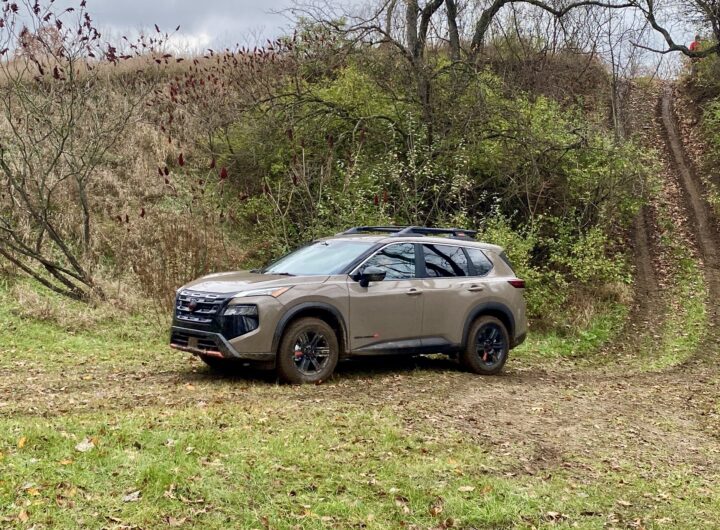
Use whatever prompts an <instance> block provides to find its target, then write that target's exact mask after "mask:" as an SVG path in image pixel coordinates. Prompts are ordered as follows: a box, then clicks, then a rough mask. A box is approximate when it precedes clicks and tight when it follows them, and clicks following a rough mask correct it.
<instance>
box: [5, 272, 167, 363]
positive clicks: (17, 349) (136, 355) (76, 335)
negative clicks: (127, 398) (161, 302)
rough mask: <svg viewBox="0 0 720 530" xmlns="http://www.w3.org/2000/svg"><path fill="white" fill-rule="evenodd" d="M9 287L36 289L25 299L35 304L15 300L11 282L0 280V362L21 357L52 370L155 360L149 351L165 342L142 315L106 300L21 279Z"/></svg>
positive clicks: (157, 327)
mask: <svg viewBox="0 0 720 530" xmlns="http://www.w3.org/2000/svg"><path fill="white" fill-rule="evenodd" d="M12 288H15V289H21V290H23V291H24V292H28V293H32V294H34V295H36V296H31V297H29V299H30V301H31V302H34V303H35V305H36V306H37V307H33V304H32V303H31V304H27V303H26V304H24V305H23V304H20V303H19V302H18V300H17V299H16V297H15V296H14V295H13V291H12V289H11V286H10V285H8V284H7V283H5V284H3V285H0V368H3V367H6V366H16V365H18V364H22V363H27V364H29V365H36V364H40V365H41V366H42V368H43V370H56V371H57V370H63V369H65V368H67V366H68V365H73V364H78V365H80V364H89V365H108V366H114V367H117V368H120V367H128V366H131V365H139V364H145V363H148V362H157V361H158V360H159V359H157V357H156V355H153V352H155V353H156V352H157V351H158V350H163V349H165V347H166V340H167V337H166V333H164V330H163V329H162V327H161V326H160V325H158V324H157V323H156V322H154V321H153V320H152V319H149V318H148V316H147V315H143V314H137V313H133V312H132V311H123V310H122V308H117V307H112V306H110V305H108V304H106V305H105V306H103V307H101V308H92V307H89V306H88V305H87V304H84V303H81V302H75V301H71V300H66V299H64V298H62V297H60V296H58V295H56V294H55V293H53V292H51V291H49V290H47V289H45V288H43V287H41V286H39V285H37V284H34V283H30V282H26V281H20V282H18V283H15V284H14V285H13V286H12ZM36 298H37V300H36ZM35 315H36V316H35Z"/></svg>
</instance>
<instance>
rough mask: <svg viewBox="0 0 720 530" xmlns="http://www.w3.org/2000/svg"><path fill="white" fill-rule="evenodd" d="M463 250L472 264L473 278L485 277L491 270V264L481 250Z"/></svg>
mask: <svg viewBox="0 0 720 530" xmlns="http://www.w3.org/2000/svg"><path fill="white" fill-rule="evenodd" d="M465 250H466V251H467V253H468V256H469V257H470V262H471V263H472V267H473V276H485V275H486V274H487V273H488V272H490V271H491V270H492V268H493V264H492V262H491V261H490V260H489V259H488V257H487V256H486V255H485V253H484V252H483V251H482V250H480V249H479V248H466V249H465Z"/></svg>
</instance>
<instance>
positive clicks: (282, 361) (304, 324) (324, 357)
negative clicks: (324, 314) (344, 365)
mask: <svg viewBox="0 0 720 530" xmlns="http://www.w3.org/2000/svg"><path fill="white" fill-rule="evenodd" d="M339 357H340V346H339V343H338V338H337V335H336V334H335V330H334V329H333V328H332V327H330V325H329V324H328V323H327V322H325V321H323V320H320V319H319V318H301V319H299V320H297V321H295V322H293V323H292V324H290V326H289V327H288V328H287V329H286V330H285V333H284V334H283V337H282V340H281V341H280V348H279V349H278V358H277V371H278V375H279V376H280V379H281V380H282V381H283V382H285V383H291V384H302V383H320V382H322V381H326V380H327V379H329V378H330V376H331V375H332V373H333V372H334V371H335V366H337V362H338V358H339Z"/></svg>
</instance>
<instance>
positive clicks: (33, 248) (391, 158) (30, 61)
mask: <svg viewBox="0 0 720 530" xmlns="http://www.w3.org/2000/svg"><path fill="white" fill-rule="evenodd" d="M2 5H3V8H2V9H3V11H2V19H1V20H0V32H1V34H2V39H3V42H4V44H3V46H2V48H5V51H4V52H3V54H4V55H3V59H2V61H0V70H1V71H2V75H3V80H2V83H0V90H2V91H3V94H2V96H3V105H4V113H3V116H2V122H3V125H2V127H0V131H1V133H2V139H1V142H0V143H1V144H2V157H1V158H0V160H1V162H2V165H1V167H0V169H2V177H0V183H1V184H2V187H3V189H2V192H0V193H1V194H0V204H1V205H2V212H1V213H0V256H2V257H3V258H4V259H5V260H7V261H9V262H11V263H13V264H14V266H15V267H16V268H17V269H19V270H20V271H23V272H25V273H27V274H30V275H32V276H34V277H35V278H36V279H38V280H39V281H41V282H42V283H44V284H45V285H46V286H48V287H50V288H51V289H53V290H56V291H58V292H61V293H63V294H65V295H68V296H72V297H76V298H87V297H88V296H89V295H90V294H91V293H92V292H99V291H100V290H101V288H100V286H101V285H104V284H107V277H108V276H109V277H110V278H112V279H113V280H115V279H118V278H125V277H127V278H130V279H138V280H139V282H140V285H141V286H142V288H143V290H145V292H147V293H150V294H151V295H152V296H153V297H156V298H158V299H159V300H160V299H162V300H167V299H169V297H171V295H172V292H173V287H176V286H177V285H178V284H180V283H182V282H183V281H186V280H187V279H189V278H190V277H192V276H195V275H197V274H200V273H202V272H205V271H208V270H211V269H217V268H224V267H235V268H236V267H238V266H240V265H250V264H253V265H254V264H256V263H259V262H262V261H266V260H268V259H270V258H271V257H273V256H276V255H277V254H279V253H281V252H283V251H285V250H287V249H288V248H291V247H293V246H295V245H297V244H298V243H300V242H302V241H304V240H307V239H310V238H312V237H316V236H320V235H326V234H328V233H333V232H334V231H337V230H339V229H341V228H343V227H345V226H347V225H351V224H367V223H398V224H403V223H408V224H429V225H433V224H435V225H438V224H454V225H462V226H472V227H479V228H481V229H482V230H484V231H485V234H486V236H487V237H488V238H493V239H494V240H496V241H497V242H499V243H501V244H506V245H507V246H508V247H510V249H511V252H513V253H514V254H515V258H516V261H517V262H518V263H519V264H520V266H521V267H522V268H523V272H524V273H525V274H526V276H528V278H529V279H530V280H531V281H534V282H535V284H536V285H537V286H538V287H539V289H538V290H537V291H536V292H537V293H538V294H537V300H536V301H534V302H533V304H534V305H533V307H534V310H535V312H536V314H538V313H540V312H541V311H542V300H545V301H546V302H547V300H556V301H557V303H562V300H563V297H562V296H555V295H556V294H558V293H561V292H562V291H563V288H564V287H565V286H566V285H567V284H568V283H570V282H576V283H578V282H579V283H580V284H584V285H588V286H590V285H592V284H594V283H595V284H597V283H600V284H602V283H607V282H614V281H619V280H623V279H624V278H625V277H626V274H627V272H626V269H625V268H624V267H623V266H622V262H623V258H622V256H623V254H622V245H620V244H619V242H620V241H621V240H622V238H623V237H624V230H625V228H626V227H627V225H628V223H629V221H630V220H631V219H632V217H633V215H634V212H635V211H636V209H637V207H638V206H639V204H640V203H641V202H642V198H643V189H644V179H645V176H646V174H647V172H648V171H649V170H650V169H651V163H650V162H649V161H648V157H647V154H646V153H644V152H642V150H641V149H640V148H639V147H636V146H635V145H634V144H633V142H632V138H630V137H629V134H628V132H627V131H626V130H625V121H626V118H625V116H626V114H625V113H626V112H627V110H628V109H627V107H626V103H625V98H626V95H627V91H628V89H629V86H630V85H631V83H632V80H633V79H634V78H636V77H637V76H639V75H650V76H652V75H654V74H655V71H654V70H653V68H652V65H653V61H652V60H651V59H650V58H651V57H660V55H662V54H657V55H653V53H654V52H651V51H649V50H650V49H658V50H660V51H662V52H666V51H678V52H681V53H684V54H686V55H689V56H694V57H707V56H710V55H713V54H717V45H716V43H717V31H716V30H717V26H718V23H717V20H718V19H717V6H715V4H714V3H713V2H712V1H709V0H693V1H692V2H684V3H682V4H675V3H672V2H670V1H667V2H662V3H661V2H658V1H655V0H643V1H640V0H627V1H614V0H607V1H594V0H592V1H570V0H568V1H554V0H547V1H544V0H543V1H541V0H522V1H521V0H515V1H513V0H489V1H486V2H475V1H463V0H426V1H424V2H421V1H418V0H382V1H376V2H369V3H367V4H366V5H365V6H364V7H363V6H361V7H358V8H353V9H348V8H339V7H338V4H337V3H335V2H327V3H313V4H303V3H298V4H297V5H296V6H295V8H294V9H293V12H294V16H295V17H296V20H297V25H296V30H295V32H294V34H293V35H288V36H285V37H283V38H280V39H277V40H276V41H274V42H268V43H266V44H265V45H263V46H262V47H257V48H254V49H244V48H238V49H233V50H222V51H210V50H209V51H207V52H204V53H202V54H200V55H197V56H189V57H174V56H172V55H171V52H170V51H168V48H167V47H165V48H164V49H163V40H164V37H165V36H163V35H161V34H160V32H159V28H156V31H153V32H152V33H151V34H152V37H151V38H144V39H141V40H140V41H138V42H133V43H129V42H125V45H124V46H119V45H112V44H109V43H106V42H104V41H103V38H102V36H101V35H100V34H99V32H98V31H97V30H96V29H95V28H94V25H93V23H92V19H91V18H90V15H89V14H88V12H87V7H86V4H85V2H84V1H83V2H80V3H79V4H78V10H77V11H72V10H67V11H64V12H62V13H57V14H55V13H54V12H53V11H52V10H51V9H50V7H51V4H47V5H46V4H42V3H40V2H39V3H34V2H23V3H18V4H14V3H11V2H3V4H2ZM671 16H683V17H686V18H685V19H686V20H688V23H689V24H694V25H695V26H696V27H698V28H700V29H701V31H703V33H704V34H705V35H706V41H707V42H706V43H705V45H704V46H703V47H702V48H701V49H699V50H697V51H693V52H691V51H690V50H689V48H687V47H686V45H685V44H684V43H678V42H677V41H676V40H675V39H674V37H673V36H672V34H671V32H670V31H667V30H666V29H665V27H666V26H665V24H666V21H667V20H670V18H671ZM161 49H162V51H160V50H161ZM133 281H134V280H133ZM543 289H545V291H543ZM168 293H169V294H168ZM549 294H552V295H553V296H549Z"/></svg>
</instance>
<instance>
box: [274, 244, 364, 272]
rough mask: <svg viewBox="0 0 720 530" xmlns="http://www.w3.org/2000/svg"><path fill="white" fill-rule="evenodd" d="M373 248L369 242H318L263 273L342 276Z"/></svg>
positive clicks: (297, 251) (301, 249) (282, 259)
mask: <svg viewBox="0 0 720 530" xmlns="http://www.w3.org/2000/svg"><path fill="white" fill-rule="evenodd" d="M372 246H373V243H371V242H368V241H341V240H338V241H334V240H330V241H318V242H316V243H312V244H310V245H308V246H306V247H303V248H300V249H298V250H296V251H295V252H293V253H291V254H288V255H287V256H285V257H284V258H280V259H279V260H278V261H276V262H275V263H273V264H272V265H269V266H268V267H266V268H265V269H264V270H263V273H264V274H292V275H293V276H320V275H331V274H340V273H341V272H342V271H343V270H344V269H346V268H347V266H348V265H350V264H351V263H352V262H353V261H355V260H356V259H357V258H359V257H360V256H362V255H363V254H364V253H365V252H367V251H368V250H369V249H370V248H371V247H372Z"/></svg>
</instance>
